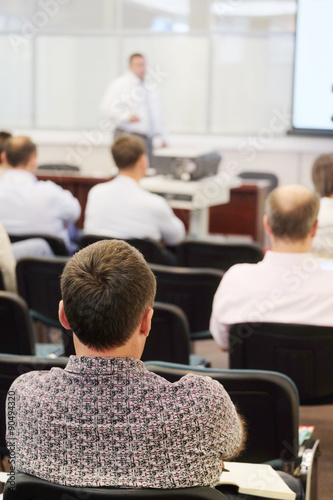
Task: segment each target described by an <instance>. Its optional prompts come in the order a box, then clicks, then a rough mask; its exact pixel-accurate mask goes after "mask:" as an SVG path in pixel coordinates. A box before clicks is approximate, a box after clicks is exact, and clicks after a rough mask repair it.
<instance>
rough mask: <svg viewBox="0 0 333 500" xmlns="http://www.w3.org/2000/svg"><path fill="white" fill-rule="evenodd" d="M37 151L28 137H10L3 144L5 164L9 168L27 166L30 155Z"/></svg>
mask: <svg viewBox="0 0 333 500" xmlns="http://www.w3.org/2000/svg"><path fill="white" fill-rule="evenodd" d="M36 151H37V148H36V144H34V143H33V142H32V140H31V139H30V138H29V137H24V136H18V137H11V138H10V139H8V140H7V141H6V142H5V153H6V157H7V162H8V164H9V165H10V166H11V167H17V166H19V165H24V166H25V165H27V163H28V162H29V160H30V158H31V156H32V155H35V154H36Z"/></svg>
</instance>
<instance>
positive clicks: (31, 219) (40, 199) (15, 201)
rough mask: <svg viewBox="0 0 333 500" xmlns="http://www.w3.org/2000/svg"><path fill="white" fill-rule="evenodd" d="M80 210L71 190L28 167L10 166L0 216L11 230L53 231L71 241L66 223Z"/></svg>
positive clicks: (0, 188) (1, 189) (0, 197)
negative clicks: (16, 168)
mask: <svg viewBox="0 0 333 500" xmlns="http://www.w3.org/2000/svg"><path fill="white" fill-rule="evenodd" d="M80 213H81V207H80V204H79V202H78V200H77V199H76V198H74V196H73V195H72V193H70V191H67V190H65V189H62V188H61V187H60V186H57V184H55V183H54V182H51V181H39V180H38V179H37V177H36V176H35V175H33V174H32V173H30V172H27V171H25V170H15V169H14V168H13V169H9V170H8V171H7V172H6V174H5V175H4V178H3V180H2V181H1V182H0V220H1V221H2V223H3V225H4V226H5V228H6V230H7V232H8V233H9V234H13V235H15V234H34V233H35V234H52V235H54V236H59V237H61V238H63V239H64V241H65V243H66V244H67V245H69V236H68V232H67V229H66V224H69V223H72V222H75V221H76V220H77V219H78V218H79V216H80Z"/></svg>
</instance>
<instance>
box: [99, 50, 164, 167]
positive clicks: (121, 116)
mask: <svg viewBox="0 0 333 500" xmlns="http://www.w3.org/2000/svg"><path fill="white" fill-rule="evenodd" d="M158 85H159V82H158V81H156V79H154V78H153V76H152V75H151V74H150V73H149V74H148V75H147V65H146V59H145V57H144V56H143V55H142V54H132V55H131V56H130V58H129V67H128V71H126V73H125V74H123V75H122V76H120V77H118V78H117V79H116V80H114V81H113V82H112V83H111V84H110V85H109V87H108V88H107V89H106V92H105V94H104V97H103V100H102V103H101V107H100V112H101V114H102V115H103V116H105V117H107V118H111V120H113V122H114V124H115V131H114V139H117V138H118V137H119V136H121V135H124V134H130V135H135V136H137V137H139V138H140V139H142V140H143V141H144V143H145V145H146V148H147V152H148V156H149V159H150V160H151V157H152V150H153V137H154V136H156V135H159V136H161V139H162V147H166V145H167V144H166V133H165V129H164V123H163V119H162V112H161V105H160V99H159V93H158Z"/></svg>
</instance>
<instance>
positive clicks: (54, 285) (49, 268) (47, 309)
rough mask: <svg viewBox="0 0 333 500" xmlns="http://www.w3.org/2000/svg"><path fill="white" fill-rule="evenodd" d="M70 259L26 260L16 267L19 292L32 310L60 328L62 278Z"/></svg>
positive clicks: (30, 258) (21, 260) (19, 262)
mask: <svg viewBox="0 0 333 500" xmlns="http://www.w3.org/2000/svg"><path fill="white" fill-rule="evenodd" d="M68 260H69V259H68V258H65V257H58V258H55V259H42V258H39V259H38V258H33V257H29V258H24V259H20V260H19V261H18V263H17V265H16V277H17V286H18V292H19V294H20V295H21V297H23V298H24V299H25V301H26V302H27V304H28V307H29V309H30V310H33V311H34V312H36V313H39V314H40V315H42V316H44V317H45V318H47V319H50V320H53V321H54V326H59V325H60V323H59V322H58V308H59V301H60V300H61V291H60V276H61V273H62V271H63V268H64V267H65V264H66V262H67V261H68Z"/></svg>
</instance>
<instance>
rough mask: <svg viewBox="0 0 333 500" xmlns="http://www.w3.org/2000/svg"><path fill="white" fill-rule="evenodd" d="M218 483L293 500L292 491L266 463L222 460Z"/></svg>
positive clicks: (241, 491) (253, 493)
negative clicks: (222, 469)
mask: <svg viewBox="0 0 333 500" xmlns="http://www.w3.org/2000/svg"><path fill="white" fill-rule="evenodd" d="M224 467H225V469H227V470H228V472H223V473H222V475H221V477H220V481H219V484H225V485H229V484H230V485H234V486H237V487H238V491H239V493H246V494H248V495H254V496H257V497H267V498H272V499H278V500H295V498H296V493H294V492H293V491H292V490H291V489H290V488H289V486H287V485H286V483H285V482H284V481H283V479H282V478H281V477H280V476H279V474H278V473H277V472H276V471H275V470H274V469H273V468H272V467H271V466H270V465H267V464H247V463H241V462H224Z"/></svg>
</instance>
